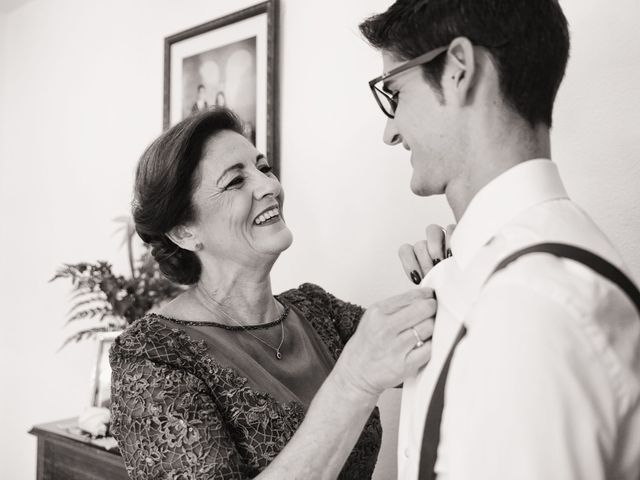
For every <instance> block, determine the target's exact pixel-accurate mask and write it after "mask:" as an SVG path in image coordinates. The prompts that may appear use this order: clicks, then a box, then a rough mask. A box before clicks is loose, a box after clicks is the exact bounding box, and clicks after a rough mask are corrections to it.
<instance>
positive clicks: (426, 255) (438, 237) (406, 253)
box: [398, 223, 456, 285]
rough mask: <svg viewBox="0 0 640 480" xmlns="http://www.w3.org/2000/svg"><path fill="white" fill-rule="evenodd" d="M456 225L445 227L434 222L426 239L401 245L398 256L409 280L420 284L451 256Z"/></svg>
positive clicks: (428, 229)
mask: <svg viewBox="0 0 640 480" xmlns="http://www.w3.org/2000/svg"><path fill="white" fill-rule="evenodd" d="M455 227H456V226H455V225H454V224H451V225H448V226H447V227H446V228H444V227H441V226H440V225H436V224H435V223H432V224H431V225H429V226H428V227H427V228H426V230H425V234H426V239H425V240H421V241H419V242H416V243H414V244H413V245H410V244H408V243H405V244H404V245H401V246H400V248H399V249H398V256H399V257H400V263H401V264H402V269H403V270H404V273H405V274H406V275H407V277H408V278H409V280H411V281H412V282H413V283H415V284H416V285H419V284H420V282H421V281H422V279H423V278H424V277H425V275H427V273H429V271H430V270H431V269H432V268H433V267H435V266H436V265H437V264H438V263H440V262H441V261H442V260H444V259H445V258H448V257H450V256H451V246H450V244H449V242H450V239H451V234H452V233H453V231H454V229H455Z"/></svg>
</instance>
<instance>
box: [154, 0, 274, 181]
mask: <svg viewBox="0 0 640 480" xmlns="http://www.w3.org/2000/svg"><path fill="white" fill-rule="evenodd" d="M277 18H278V0H268V1H266V2H263V3H259V4H257V5H254V6H251V7H249V8H246V9H244V10H240V11H237V12H234V13H231V14H229V15H226V16H224V17H221V18H217V19H215V20H211V21H209V22H207V23H203V24H202V25H198V26H195V27H192V28H190V29H188V30H185V31H183V32H179V33H176V34H174V35H171V36H170V37H167V38H165V42H164V119H163V125H164V128H165V129H166V128H169V127H170V126H171V125H174V124H176V123H177V122H179V121H180V120H182V119H184V118H186V117H188V116H189V115H193V114H195V113H198V112H201V111H203V110H207V109H210V108H213V107H215V106H217V105H222V106H226V107H228V108H230V109H232V110H233V111H234V112H235V113H237V114H238V116H239V117H240V118H241V119H242V121H243V124H244V129H245V136H246V137H247V138H248V139H250V140H251V141H252V142H253V144H254V145H255V146H256V148H257V149H258V150H259V151H260V152H263V153H264V154H265V155H266V156H267V158H268V159H269V161H270V162H271V165H272V167H273V169H274V172H275V173H276V175H279V174H280V168H279V167H280V162H279V159H278V101H277V90H278V89H277V82H278V78H277V73H278V68H277V66H278V58H277Z"/></svg>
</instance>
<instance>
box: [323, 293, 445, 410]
mask: <svg viewBox="0 0 640 480" xmlns="http://www.w3.org/2000/svg"><path fill="white" fill-rule="evenodd" d="M435 314H436V300H435V298H434V297H433V291H432V290H429V289H417V290H411V291H409V292H406V293H404V294H402V295H398V296H395V297H392V298H389V299H387V300H384V301H381V302H378V303H376V304H374V305H372V306H371V307H369V309H367V311H366V312H365V313H364V315H363V316H362V319H361V320H360V323H359V325H358V328H357V330H356V332H355V333H354V334H353V336H352V337H351V339H350V340H349V342H348V343H347V345H346V346H345V348H344V351H343V352H342V354H341V355H340V358H339V360H338V362H337V364H336V367H335V373H336V375H337V376H338V378H339V379H340V381H341V383H342V386H343V387H344V388H345V389H347V390H350V391H351V392H355V393H356V394H358V395H361V396H363V397H365V398H373V397H375V398H377V397H378V396H379V395H380V394H381V393H382V392H383V391H384V390H386V389H387V388H391V387H394V386H396V385H399V384H400V383H402V382H403V381H404V380H405V379H406V378H408V377H410V376H413V375H415V374H416V373H417V371H418V369H419V368H421V367H422V366H424V365H425V364H426V363H427V362H428V361H429V359H430V358H431V342H430V341H428V340H429V339H430V338H431V335H432V334H433V319H434V317H435Z"/></svg>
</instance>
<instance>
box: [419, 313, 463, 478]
mask: <svg viewBox="0 0 640 480" xmlns="http://www.w3.org/2000/svg"><path fill="white" fill-rule="evenodd" d="M466 334H467V329H466V327H465V326H464V325H463V326H462V328H461V329H460V332H458V336H457V337H456V339H455V341H454V342H453V346H452V347H451V350H450V351H449V356H448V357H447V360H446V361H445V362H444V366H443V367H442V371H441V372H440V376H439V377H438V383H436V387H435V388H434V390H433V395H432V397H431V403H430V404H429V410H428V411H427V419H426V421H425V424H424V435H423V436H422V447H421V449H420V470H418V479H419V480H433V479H435V478H436V473H435V469H434V468H435V466H436V458H437V457H438V444H439V443H440V423H442V410H443V409H444V389H445V386H446V384H447V375H448V374H449V365H451V359H452V358H453V352H455V350H456V347H457V346H458V343H460V340H462V339H463V338H464V336H465V335H466Z"/></svg>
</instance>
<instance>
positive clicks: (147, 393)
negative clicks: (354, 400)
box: [110, 284, 382, 480]
mask: <svg viewBox="0 0 640 480" xmlns="http://www.w3.org/2000/svg"><path fill="white" fill-rule="evenodd" d="M278 298H279V299H280V300H281V301H282V302H283V303H287V304H289V305H291V306H294V307H295V308H297V309H298V310H299V311H300V312H301V313H302V314H303V317H304V318H305V319H306V320H307V321H308V322H309V323H310V324H311V325H312V327H313V328H314V329H315V330H316V332H317V333H318V335H319V337H320V338H321V339H322V341H323V342H324V343H325V345H326V346H327V347H328V349H329V351H330V352H331V354H332V355H333V357H334V358H335V359H337V358H338V356H339V355H340V352H341V351H342V348H343V347H344V344H345V343H346V341H347V340H348V339H349V337H350V336H351V335H352V334H353V332H354V331H355V329H356V327H357V324H358V321H359V320H360V317H361V316H362V313H363V309H362V308H361V307H359V306H357V305H352V304H349V303H346V302H342V301H341V300H338V299H336V298H335V297H333V296H332V295H330V294H329V293H327V292H325V291H324V290H323V289H322V288H320V287H318V286H316V285H312V284H304V285H301V286H300V288H298V289H292V290H289V291H287V292H284V293H282V294H281V295H279V296H278ZM110 361H111V366H112V370H113V373H112V385H111V391H112V393H111V397H112V404H111V410H112V412H111V414H112V426H111V431H112V433H113V435H114V436H115V438H116V439H117V441H118V446H119V447H120V451H121V453H122V456H123V458H124V462H125V465H126V467H127V471H128V473H129V477H130V478H133V479H180V480H182V479H184V480H186V479H225V480H230V479H245V478H253V477H254V476H256V475H257V474H258V473H260V472H261V471H262V470H263V469H264V468H265V467H266V466H267V465H268V464H269V463H270V462H271V461H272V460H273V459H274V458H275V457H276V455H278V453H279V452H280V451H281V450H282V448H283V447H284V446H285V445H286V444H287V442H288V441H289V440H290V439H291V437H292V436H293V434H294V433H295V431H296V429H297V428H298V426H299V425H300V423H301V422H302V421H303V419H304V415H305V411H304V407H303V406H302V405H301V404H300V403H298V402H287V403H281V402H278V401H276V400H275V399H274V398H273V397H272V396H271V395H270V394H268V393H265V392H260V391H256V390H255V389H253V388H251V387H250V386H249V385H248V382H247V379H246V378H244V377H242V376H240V375H239V374H237V373H236V372H235V371H234V370H233V369H231V368H225V367H222V366H221V365H220V364H218V363H217V362H216V360H215V358H214V357H212V356H211V355H209V354H208V353H207V346H206V345H205V343H204V342H202V341H200V342H196V341H194V340H192V339H191V338H190V337H189V336H188V335H187V334H186V333H185V332H184V331H182V330H180V329H177V328H169V327H167V326H165V325H164V324H163V323H162V322H160V321H158V319H155V318H154V316H153V315H146V316H145V317H143V318H141V319H140V320H138V321H137V322H135V323H134V324H133V325H132V326H131V327H129V328H128V329H127V330H126V331H125V332H124V333H123V334H122V335H120V337H118V338H117V339H116V341H115V343H114V346H113V347H112V349H111V354H110ZM381 435H382V428H381V426H380V417H379V413H378V409H377V408H376V409H375V410H374V412H373V413H372V414H371V416H370V418H369V420H368V422H367V424H366V425H365V428H364V430H363V432H362V434H361V436H360V439H359V440H358V443H357V444H356V446H355V448H354V449H353V451H352V452H351V455H350V456H349V458H348V460H347V462H346V463H345V466H344V468H343V469H342V472H341V473H340V476H339V478H340V479H358V480H359V479H367V478H371V475H372V473H373V469H374V467H375V463H376V460H377V456H378V451H379V448H380V439H381Z"/></svg>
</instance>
